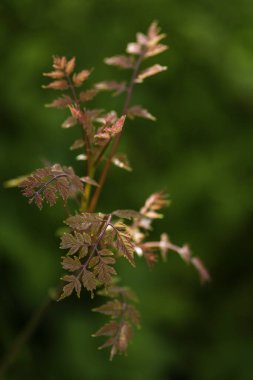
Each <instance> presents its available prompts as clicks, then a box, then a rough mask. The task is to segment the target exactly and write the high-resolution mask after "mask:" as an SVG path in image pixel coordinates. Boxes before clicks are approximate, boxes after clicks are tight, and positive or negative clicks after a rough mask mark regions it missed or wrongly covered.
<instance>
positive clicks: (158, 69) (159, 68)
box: [135, 64, 167, 83]
mask: <svg viewBox="0 0 253 380" xmlns="http://www.w3.org/2000/svg"><path fill="white" fill-rule="evenodd" d="M165 70H167V67H166V66H161V65H158V64H156V65H153V66H151V67H149V68H148V69H146V70H144V71H142V72H141V73H140V74H139V75H138V77H137V78H136V80H135V82H136V83H141V82H143V80H144V79H145V78H148V77H150V76H152V75H155V74H158V73H161V72H162V71H165Z"/></svg>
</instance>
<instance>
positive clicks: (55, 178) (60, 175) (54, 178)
mask: <svg viewBox="0 0 253 380" xmlns="http://www.w3.org/2000/svg"><path fill="white" fill-rule="evenodd" d="M60 177H68V175H67V174H57V175H54V176H53V177H52V178H51V179H49V180H48V181H47V182H46V183H44V185H42V186H41V188H40V189H39V190H37V191H35V193H34V195H33V197H32V198H31V200H33V199H34V197H35V195H37V194H40V193H41V192H42V191H43V190H44V189H45V188H46V187H47V186H48V185H49V184H50V183H51V182H53V181H55V180H57V178H60Z"/></svg>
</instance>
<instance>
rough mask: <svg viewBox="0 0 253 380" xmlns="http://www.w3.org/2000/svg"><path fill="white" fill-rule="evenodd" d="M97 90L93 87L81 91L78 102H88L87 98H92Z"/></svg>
mask: <svg viewBox="0 0 253 380" xmlns="http://www.w3.org/2000/svg"><path fill="white" fill-rule="evenodd" d="M97 93H98V91H97V90H95V89H93V88H92V89H90V90H86V91H82V92H80V94H79V100H80V102H88V101H89V100H92V99H93V98H94V97H95V96H96V95H97Z"/></svg>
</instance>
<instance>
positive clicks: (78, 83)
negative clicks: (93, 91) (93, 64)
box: [72, 70, 91, 87]
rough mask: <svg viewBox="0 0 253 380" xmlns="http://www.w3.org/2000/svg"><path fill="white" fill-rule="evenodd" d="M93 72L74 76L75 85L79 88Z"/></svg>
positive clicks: (88, 71)
mask: <svg viewBox="0 0 253 380" xmlns="http://www.w3.org/2000/svg"><path fill="white" fill-rule="evenodd" d="M90 74H91V70H82V71H80V73H77V74H74V75H73V78H72V79H73V83H74V86H75V87H79V86H81V85H82V84H83V82H84V81H85V80H86V79H87V78H88V77H89V76H90Z"/></svg>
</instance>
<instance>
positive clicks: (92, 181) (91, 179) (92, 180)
mask: <svg viewBox="0 0 253 380" xmlns="http://www.w3.org/2000/svg"><path fill="white" fill-rule="evenodd" d="M81 181H82V182H84V183H88V184H89V185H92V186H99V184H98V183H97V182H96V181H95V180H94V179H93V178H90V177H81Z"/></svg>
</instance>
